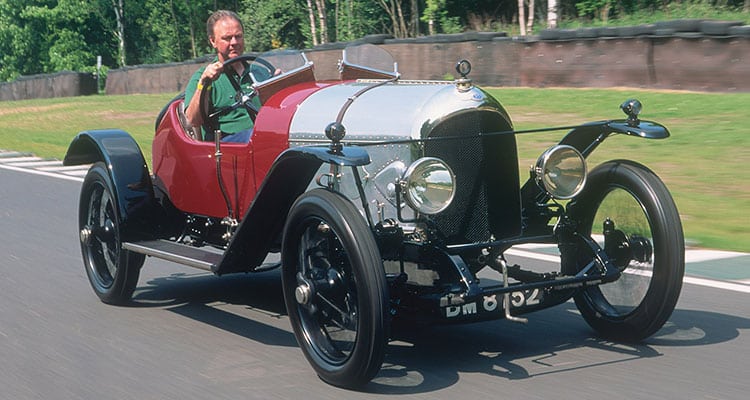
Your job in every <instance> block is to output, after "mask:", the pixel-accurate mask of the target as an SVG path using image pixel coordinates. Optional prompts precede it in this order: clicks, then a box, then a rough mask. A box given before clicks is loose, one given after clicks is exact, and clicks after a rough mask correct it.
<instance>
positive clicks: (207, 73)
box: [185, 62, 222, 127]
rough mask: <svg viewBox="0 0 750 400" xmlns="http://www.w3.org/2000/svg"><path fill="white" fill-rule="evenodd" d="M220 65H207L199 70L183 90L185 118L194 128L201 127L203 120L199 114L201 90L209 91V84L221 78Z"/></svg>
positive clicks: (217, 63)
mask: <svg viewBox="0 0 750 400" xmlns="http://www.w3.org/2000/svg"><path fill="white" fill-rule="evenodd" d="M221 65H222V64H221V63H220V62H214V63H211V64H208V65H207V66H206V67H205V68H202V69H199V70H198V71H196V72H195V74H193V76H192V78H190V81H189V82H188V85H187V87H186V88H185V104H186V105H187V107H186V108H185V117H186V118H187V120H188V122H189V123H190V124H191V125H192V126H195V127H198V126H202V125H203V118H202V116H201V112H200V106H201V104H200V102H201V98H200V97H201V96H200V94H201V90H211V89H210V88H211V83H213V81H215V80H216V79H218V78H219V76H221V72H222V70H221Z"/></svg>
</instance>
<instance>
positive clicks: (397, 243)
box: [64, 45, 684, 388]
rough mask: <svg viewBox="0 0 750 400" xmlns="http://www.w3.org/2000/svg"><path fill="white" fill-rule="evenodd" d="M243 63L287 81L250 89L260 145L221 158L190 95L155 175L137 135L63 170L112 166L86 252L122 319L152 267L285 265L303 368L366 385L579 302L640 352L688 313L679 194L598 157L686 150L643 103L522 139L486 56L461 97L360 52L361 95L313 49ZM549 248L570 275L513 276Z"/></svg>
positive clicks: (222, 150)
mask: <svg viewBox="0 0 750 400" xmlns="http://www.w3.org/2000/svg"><path fill="white" fill-rule="evenodd" d="M239 59H241V60H245V61H247V62H253V63H254V65H255V66H256V67H257V68H261V69H262V68H266V69H267V70H268V71H275V70H277V69H280V70H281V71H282V72H281V73H280V74H276V75H273V74H265V75H266V76H271V77H270V78H268V79H266V80H261V79H256V81H255V82H254V84H253V85H252V88H251V89H249V90H248V89H244V88H242V87H241V86H240V85H239V84H236V89H237V96H236V103H235V104H234V105H233V106H232V107H231V108H237V107H242V108H244V109H246V110H247V111H248V113H249V114H250V116H251V117H252V118H253V119H254V122H255V124H254V131H253V134H252V138H251V140H250V142H249V143H222V142H220V141H219V138H220V137H221V135H220V134H219V133H220V132H217V131H216V130H214V129H212V128H211V126H213V123H212V122H215V121H216V118H217V116H219V115H221V114H222V113H224V112H226V111H227V109H220V110H212V109H210V108H204V110H203V113H204V117H205V118H204V121H208V124H207V126H206V127H204V129H203V131H204V132H205V133H201V129H200V127H192V126H189V125H188V124H187V122H186V119H185V117H184V114H183V107H184V106H183V99H182V97H179V96H178V97H177V98H175V99H174V100H172V101H170V102H169V104H167V105H166V107H165V109H164V110H163V111H162V113H161V114H160V115H159V117H158V119H157V122H156V132H155V136H154V140H153V152H152V153H153V162H152V167H153V170H152V171H150V170H149V167H148V164H147V163H146V160H145V159H144V157H143V154H142V152H141V150H140V149H139V147H138V145H137V144H136V142H135V141H134V140H133V138H132V137H131V136H130V135H129V134H128V133H126V132H124V131H121V130H97V131H85V132H81V133H79V134H78V135H77V136H76V137H75V139H74V140H73V141H72V143H71V145H70V148H69V150H68V152H67V155H66V156H65V160H64V163H65V164H66V165H76V164H92V166H91V168H90V170H89V172H88V174H87V175H86V178H85V180H84V182H83V185H82V188H81V195H80V209H79V228H80V229H79V235H80V242H81V249H82V254H83V261H84V265H85V269H86V273H87V275H88V278H89V280H90V283H91V286H92V287H93V289H94V291H95V292H96V294H97V295H98V296H99V298H100V299H101V300H102V301H103V302H105V303H120V304H121V303H127V302H128V301H129V300H130V299H131V297H132V295H133V292H134V290H135V288H136V285H137V281H138V276H139V272H140V269H141V267H142V265H143V263H144V260H145V258H146V256H152V257H157V258H162V259H166V260H171V261H174V262H177V263H180V264H184V265H186V266H190V267H196V268H200V269H203V270H206V271H210V272H212V273H214V274H216V275H224V274H230V273H248V272H257V271H265V270H268V269H270V268H276V267H280V268H281V273H280V275H281V280H282V287H283V291H284V293H283V296H284V300H285V303H286V308H287V312H288V315H289V319H290V321H291V325H292V327H293V330H294V333H295V335H296V338H297V341H298V342H299V345H300V347H301V348H302V351H303V353H304V355H305V356H306V358H307V359H308V361H309V362H310V364H311V365H312V366H313V368H314V369H315V371H316V372H317V374H318V375H319V376H320V377H321V378H322V379H323V380H325V381H326V382H329V383H331V384H333V385H336V386H342V387H347V388H356V387H360V386H362V385H364V384H366V383H367V382H369V381H370V380H371V379H372V378H373V377H374V376H375V375H376V374H377V373H378V371H379V370H380V368H381V364H382V362H383V357H384V354H385V352H386V348H387V344H388V341H389V339H391V338H392V337H393V335H394V332H396V331H397V330H398V329H410V328H411V327H413V324H420V326H429V325H430V324H437V323H455V322H462V323H465V322H474V321H484V320H491V319H499V318H506V319H510V320H513V321H519V322H523V321H525V319H524V318H523V317H520V315H522V314H526V313H529V312H532V311H536V310H540V309H544V308H547V307H550V306H553V305H557V304H560V303H563V302H566V301H567V300H569V299H571V298H573V299H574V300H575V304H576V306H577V307H578V309H579V310H580V312H581V315H582V316H583V318H584V319H585V320H586V321H587V322H588V323H589V324H590V325H591V326H592V327H593V328H594V329H595V330H596V332H598V334H599V335H601V336H602V337H606V338H609V339H613V340H620V341H639V340H641V339H644V338H646V337H648V336H650V335H652V334H654V333H655V332H656V331H657V330H659V329H660V328H661V327H662V325H663V324H664V323H665V322H666V321H667V319H668V318H669V317H670V315H671V313H672V311H673V309H674V307H675V304H676V302H677V299H678V296H679V293H680V290H681V286H682V277H683V274H684V239H683V233H682V227H681V223H680V217H679V214H678V212H677V209H676V207H675V204H674V202H673V200H672V198H671V196H670V194H669V191H668V190H667V188H666V187H665V185H664V184H663V183H662V181H661V180H660V179H659V178H658V177H657V176H656V175H655V174H654V173H653V172H652V171H650V170H649V169H648V168H646V167H645V166H643V165H640V164H638V163H636V162H633V161H628V160H616V161H608V162H605V163H603V164H601V165H598V166H596V167H595V168H593V169H591V170H588V169H587V165H586V161H585V160H586V158H587V156H588V155H590V154H591V153H592V152H593V151H594V149H596V147H597V146H598V145H599V144H600V143H602V141H603V140H605V139H606V138H608V137H609V136H611V135H628V136H633V137H636V138H645V139H661V138H666V137H668V136H669V132H668V130H667V129H666V128H665V127H664V126H662V125H660V124H658V123H654V122H649V121H642V120H640V119H639V113H640V111H641V104H640V102H638V101H637V100H627V101H625V102H624V103H623V104H622V106H621V108H622V110H623V111H624V112H625V114H626V118H624V119H621V120H607V121H601V122H592V123H586V124H582V125H578V126H568V127H556V128H547V129H538V130H529V131H517V130H514V128H513V124H512V122H511V118H510V116H509V115H508V113H507V112H506V110H505V109H504V108H503V107H502V105H501V104H500V103H499V102H498V101H497V100H496V99H495V98H493V97H492V96H491V95H489V94H488V93H487V92H485V91H484V90H482V89H480V88H478V87H476V86H475V85H474V84H472V81H471V80H470V79H469V78H468V75H469V73H470V70H471V66H470V64H469V62H468V61H465V60H461V61H460V62H458V64H457V66H456V70H457V72H458V75H459V78H457V79H455V80H453V81H413V80H404V79H401V78H400V75H399V73H398V72H397V68H396V65H397V64H395V63H393V60H392V59H391V58H390V55H389V54H387V53H386V52H385V51H384V50H383V49H381V48H379V47H377V46H374V45H360V46H353V47H350V48H347V49H345V50H344V52H343V57H342V59H341V61H340V63H339V72H340V76H341V79H340V80H335V81H316V80H315V75H314V71H313V65H312V63H311V62H308V61H307V60H306V58H305V57H304V55H303V54H302V53H299V52H278V53H274V54H270V55H267V56H261V57H256V56H252V55H245V56H242V57H238V58H237V59H232V60H229V61H228V62H234V61H237V60H239ZM206 93H207V92H206V91H205V90H204V92H203V93H202V94H201V95H202V96H206ZM256 97H257V98H258V99H259V100H260V103H261V104H262V106H261V107H260V108H258V107H256V106H255V104H256V103H257V100H256V99H255V98H256ZM204 103H210V102H208V101H205V102H204ZM552 130H564V131H567V134H565V135H564V136H563V137H562V139H561V140H560V142H559V144H557V145H555V146H553V147H552V148H550V149H548V150H547V151H545V152H544V153H543V154H541V155H540V156H539V159H538V161H537V162H536V164H535V165H534V166H533V167H532V168H531V171H530V175H529V178H528V179H527V180H526V182H525V183H523V184H522V183H521V179H520V171H519V166H518V164H519V162H518V154H517V148H516V137H517V135H521V134H530V133H533V132H539V131H552ZM207 138H208V139H209V140H206V139H207ZM529 244H545V245H547V246H551V247H552V248H553V249H554V248H556V249H557V250H556V252H555V254H552V255H551V256H550V255H548V257H547V258H550V257H551V258H552V259H553V260H554V261H555V263H553V264H551V265H552V266H548V267H544V268H542V267H540V266H539V264H540V263H537V262H535V263H531V264H534V265H529V266H520V265H516V264H514V263H510V262H508V257H507V255H506V253H507V252H508V251H509V250H510V249H511V248H513V247H514V246H521V245H529ZM544 265H548V264H544ZM540 268H541V270H540ZM482 274H485V275H487V276H492V278H486V277H484V275H483V276H480V275H482ZM492 274H494V275H492Z"/></svg>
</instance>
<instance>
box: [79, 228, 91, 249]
mask: <svg viewBox="0 0 750 400" xmlns="http://www.w3.org/2000/svg"><path fill="white" fill-rule="evenodd" d="M91 235H92V232H91V226H90V225H86V226H84V227H83V228H82V229H81V232H79V233H78V237H79V239H80V240H81V243H82V244H83V245H85V246H88V245H89V243H91Z"/></svg>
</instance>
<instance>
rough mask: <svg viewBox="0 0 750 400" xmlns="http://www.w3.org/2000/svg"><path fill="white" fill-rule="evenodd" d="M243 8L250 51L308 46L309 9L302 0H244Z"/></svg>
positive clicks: (246, 46) (242, 16) (246, 44)
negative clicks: (306, 31) (306, 42)
mask: <svg viewBox="0 0 750 400" xmlns="http://www.w3.org/2000/svg"><path fill="white" fill-rule="evenodd" d="M242 9H243V10H244V11H243V12H240V17H241V18H242V21H243V23H244V25H245V49H246V51H267V50H271V49H280V48H297V49H300V48H304V47H305V41H306V39H307V37H306V36H305V28H309V26H308V25H307V21H309V20H308V19H307V17H308V15H307V13H306V11H307V10H308V9H307V8H306V7H304V6H303V4H302V3H301V2H300V1H299V0H277V1H267V0H244V1H243V2H242ZM313 21H315V19H313Z"/></svg>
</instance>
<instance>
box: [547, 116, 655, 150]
mask: <svg viewBox="0 0 750 400" xmlns="http://www.w3.org/2000/svg"><path fill="white" fill-rule="evenodd" d="M613 133H619V134H624V135H628V136H635V137H640V138H644V139H665V138H668V137H669V130H668V129H667V128H666V127H665V126H664V125H661V124H658V123H656V122H653V121H639V122H638V124H637V125H631V124H629V123H628V122H627V121H625V120H616V121H600V122H591V123H588V124H584V125H581V126H578V127H576V128H573V129H572V130H570V132H568V134H567V135H565V137H563V138H562V140H561V141H560V144H567V145H569V146H573V147H575V148H576V149H577V150H578V151H580V152H581V154H583V156H584V157H588V155H589V154H591V153H592V152H593V151H594V149H596V148H597V147H598V146H599V144H601V142H603V141H604V139H606V138H607V137H608V136H609V135H611V134H613Z"/></svg>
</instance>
